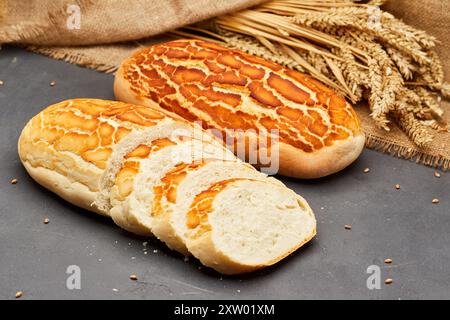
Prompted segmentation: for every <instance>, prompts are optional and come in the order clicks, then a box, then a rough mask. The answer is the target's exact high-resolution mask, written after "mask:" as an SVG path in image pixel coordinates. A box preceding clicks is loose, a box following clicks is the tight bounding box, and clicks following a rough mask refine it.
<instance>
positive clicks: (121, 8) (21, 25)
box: [0, 0, 450, 169]
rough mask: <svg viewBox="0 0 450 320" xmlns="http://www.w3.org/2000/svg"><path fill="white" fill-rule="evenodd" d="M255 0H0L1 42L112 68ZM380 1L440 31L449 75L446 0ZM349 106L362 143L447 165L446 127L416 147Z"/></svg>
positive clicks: (448, 106) (449, 106) (449, 113)
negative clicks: (174, 33) (180, 30)
mask: <svg viewBox="0 0 450 320" xmlns="http://www.w3.org/2000/svg"><path fill="white" fill-rule="evenodd" d="M261 2H264V0H153V1H143V0H128V1H122V0H102V1H93V0H28V1H18V0H0V44H1V43H15V44H19V45H22V46H25V47H26V48H27V49H29V50H32V51H35V52H39V53H42V54H45V55H48V56H51V57H53V58H55V59H62V60H66V61H68V62H70V63H75V64H79V65H83V66H86V67H89V68H93V69H96V70H99V71H103V72H113V71H115V70H116V69H117V67H118V66H119V65H120V63H121V61H122V60H123V59H125V58H126V57H128V56H129V55H131V54H132V52H133V51H135V50H137V49H139V48H140V47H145V46H149V45H151V44H152V43H155V42H159V41H162V40H166V39H167V36H165V35H164V36H157V37H151V36H155V35H158V34H161V33H163V32H165V31H168V30H173V29H175V28H177V27H180V26H184V25H188V24H191V23H194V22H197V21H201V20H205V19H207V18H210V17H213V16H218V15H221V14H224V13H227V12H231V11H236V10H240V9H243V8H246V7H250V6H253V5H256V4H259V3H261ZM70 5H76V6H78V7H79V8H80V9H81V10H80V17H81V19H80V28H79V29H69V28H68V27H67V23H68V22H67V21H68V18H69V17H70V16H73V15H74V14H76V13H74V11H73V7H72V10H71V9H70V8H69V6H70ZM75 9H76V8H75ZM384 9H385V10H388V11H390V12H391V13H393V14H394V15H395V16H397V17H400V18H403V19H404V21H405V22H406V23H408V24H411V25H413V26H415V27H417V28H419V29H423V30H426V31H427V32H429V33H430V34H432V35H434V36H435V37H437V38H438V39H439V41H440V44H439V45H438V48H437V50H438V53H439V54H440V57H441V58H442V61H443V62H444V67H445V71H446V75H447V80H449V75H450V35H449V34H448V30H450V0H427V1H422V0H391V1H389V2H388V3H387V5H385V7H384ZM72 22H74V21H72ZM75 22H76V21H75ZM68 45H70V46H68ZM82 45H83V46H82ZM443 103H444V107H445V110H446V114H445V117H444V118H445V120H446V121H447V122H449V123H450V103H449V102H448V101H446V102H443ZM356 110H357V112H358V114H359V116H360V118H361V120H362V123H363V128H364V131H365V133H366V135H367V143H366V146H367V147H369V148H372V149H377V150H380V151H383V152H386V153H389V154H392V155H396V156H399V157H402V158H406V159H414V160H416V161H417V162H419V163H423V164H426V165H432V166H436V167H440V168H442V169H448V168H449V167H450V133H448V132H440V133H437V134H436V138H435V139H434V141H433V142H432V143H430V144H429V145H428V147H427V148H425V149H418V148H417V146H415V145H414V144H413V143H411V142H410V141H409V140H408V138H407V137H406V136H405V135H404V134H403V133H402V132H401V130H400V129H398V128H397V127H395V126H394V125H392V126H391V131H390V132H389V133H387V132H385V131H384V130H382V129H379V128H377V127H376V126H375V124H374V122H373V121H372V120H371V119H370V118H369V110H368V108H367V107H366V106H364V105H360V106H358V107H357V108H356Z"/></svg>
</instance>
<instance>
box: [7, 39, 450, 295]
mask: <svg viewBox="0 0 450 320" xmlns="http://www.w3.org/2000/svg"><path fill="white" fill-rule="evenodd" d="M0 80H3V81H4V85H3V86H0V107H1V119H0V179H1V183H0V298H2V299H13V298H14V295H15V292H16V291H18V290H21V291H23V292H24V296H23V298H22V299H44V298H56V299H119V298H125V299H203V298H205V299H222V298H230V299H244V298H247V299H271V298H275V299H316V298H322V299H347V298H350V299H365V298H368V299H380V298H387V299H410V298H412V299H417V298H437V299H442V298H447V299H448V298H450V232H449V230H450V210H449V209H450V204H449V201H450V197H449V194H450V193H449V188H450V180H449V178H448V174H443V175H442V177H441V178H440V179H438V178H436V177H434V175H433V173H434V170H433V169H431V168H427V167H424V166H421V165H417V164H415V163H412V162H408V161H405V160H400V159H395V158H393V157H390V156H388V155H384V154H381V153H377V152H374V151H370V150H365V151H364V153H363V155H362V156H361V157H360V159H359V160H358V161H357V162H356V163H354V164H353V165H351V166H350V167H349V168H347V169H346V170H344V171H343V172H341V173H339V174H336V175H333V176H331V177H328V178H324V179H320V180H315V181H301V180H294V179H286V178H281V179H282V180H283V181H284V182H286V183H287V184H288V185H289V186H290V187H292V188H294V189H295V190H296V191H297V192H298V193H300V194H301V195H303V196H304V197H305V198H306V199H307V200H308V202H309V203H310V204H311V206H312V207H313V209H314V211H315V213H316V216H317V219H318V236H317V238H316V239H315V240H314V241H312V242H311V243H310V244H309V245H307V246H305V247H304V248H302V249H301V250H299V251H298V252H297V253H295V254H294V255H292V256H291V257H289V258H288V259H286V260H285V261H284V262H282V263H280V264H278V265H277V266H275V267H273V268H270V269H267V270H263V271H260V272H256V273H254V274H251V275H246V276H239V277H221V276H220V275H218V274H217V273H215V272H213V271H209V270H207V269H206V268H202V269H201V270H198V268H199V266H200V265H199V263H198V262H197V261H195V260H194V259H192V258H191V259H190V261H188V262H185V261H184V260H183V258H182V257H180V256H179V255H178V254H175V253H172V252H170V250H168V249H166V248H165V246H164V245H162V244H161V243H159V242H158V241H155V240H148V246H147V248H148V250H147V251H148V254H147V255H145V254H144V253H143V248H144V246H143V242H144V241H146V240H145V239H142V238H138V237H135V236H133V235H131V234H129V233H127V232H125V231H122V230H121V229H119V228H118V227H116V226H115V225H114V224H113V223H112V222H111V221H110V220H108V219H106V218H102V217H100V216H96V215H94V214H92V213H89V212H85V211H83V210H80V209H78V208H76V207H73V206H71V205H69V204H67V203H65V202H64V201H62V200H60V199H59V198H58V197H56V196H54V195H53V194H51V193H50V192H48V191H46V190H44V189H43V188H41V187H40V186H39V185H37V184H36V183H34V182H33V181H32V180H31V179H30V178H29V177H28V175H27V174H26V172H25V171H24V169H23V168H22V166H21V164H20V162H19V159H18V156H17V150H16V144H17V139H18V136H19V133H20V131H21V129H22V128H23V126H24V125H25V123H26V122H27V121H28V120H29V119H30V118H31V117H32V116H34V115H35V114H36V113H38V112H39V111H40V110H42V109H43V108H44V107H46V106H48V105H50V104H52V103H55V102H58V101H61V100H64V99H69V98H78V97H95V98H105V99H113V98H114V96H113V91H112V83H113V76H112V75H107V74H102V73H98V72H95V71H92V70H88V69H84V68H80V67H77V66H74V65H70V64H66V63H64V62H60V61H54V60H51V59H48V58H45V57H42V56H39V55H35V54H32V53H28V52H26V51H23V50H21V49H17V48H12V47H5V48H3V50H2V51H1V52H0ZM51 81H56V86H55V87H50V86H49V83H50V82H51ZM365 167H369V168H370V169H371V171H370V173H367V174H364V173H362V171H363V169H364V168H365ZM12 178H17V179H18V180H19V183H18V184H17V185H11V184H10V183H9V181H10V179H12ZM397 183H399V184H400V185H401V190H395V189H394V185H395V184H397ZM433 198H439V199H440V200H441V202H440V203H439V204H437V205H433V204H432V203H431V200H432V199H433ZM44 217H49V218H50V224H48V225H44V224H43V223H42V221H43V219H44ZM345 224H351V225H353V229H352V230H345V229H344V225H345ZM154 250H157V251H155V252H154ZM133 257H134V258H133ZM385 258H392V259H393V261H394V263H393V264H392V265H385V264H384V263H383V260H384V259H385ZM373 264H375V265H378V266H380V267H381V276H382V282H384V279H385V278H392V279H393V280H394V283H393V284H392V285H389V286H387V285H384V284H382V286H381V289H380V290H368V289H367V287H366V279H367V277H368V276H369V275H368V274H366V269H367V267H368V266H370V265H373ZM69 265H78V266H79V267H80V268H81V277H82V280H81V290H73V291H70V290H68V289H67V288H66V279H67V277H68V275H66V273H65V272H66V269H67V267H68V266H69ZM130 274H136V275H138V277H139V281H138V282H132V281H130V280H129V275H130ZM113 288H116V289H118V290H119V291H118V292H114V291H113V290H112V289H113Z"/></svg>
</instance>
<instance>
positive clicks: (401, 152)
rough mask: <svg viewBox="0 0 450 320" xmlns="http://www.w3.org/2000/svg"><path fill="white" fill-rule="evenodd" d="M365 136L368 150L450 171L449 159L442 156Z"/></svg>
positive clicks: (367, 134)
mask: <svg viewBox="0 0 450 320" xmlns="http://www.w3.org/2000/svg"><path fill="white" fill-rule="evenodd" d="M365 134H366V147H367V148H368V149H372V150H376V151H380V152H383V153H386V154H389V155H391V156H394V157H397V158H402V159H406V160H410V161H414V162H416V163H419V164H423V165H426V166H429V167H433V168H437V169H442V170H443V171H447V170H449V169H450V159H448V158H446V157H444V156H442V155H431V154H428V153H426V152H425V151H421V150H417V149H414V148H412V147H408V146H402V145H398V144H396V143H395V142H393V141H387V140H384V139H382V138H380V137H377V136H375V135H372V134H370V133H367V132H366V133H365Z"/></svg>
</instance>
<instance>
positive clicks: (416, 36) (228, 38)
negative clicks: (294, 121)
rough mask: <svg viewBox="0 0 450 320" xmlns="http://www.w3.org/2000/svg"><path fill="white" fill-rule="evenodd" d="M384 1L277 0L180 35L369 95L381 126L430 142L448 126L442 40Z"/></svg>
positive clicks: (354, 94)
mask: <svg viewBox="0 0 450 320" xmlns="http://www.w3.org/2000/svg"><path fill="white" fill-rule="evenodd" d="M366 2H367V1H366ZM384 2H385V0H372V1H368V2H367V3H361V1H356V0H275V1H271V2H268V3H265V4H262V5H260V6H258V7H255V8H252V9H250V10H244V11H240V12H237V13H233V14H228V15H224V16H221V17H218V18H216V19H214V20H213V21H212V23H211V24H209V25H208V26H205V25H200V26H196V27H188V28H184V29H182V30H178V31H175V33H176V34H178V35H184V36H185V35H189V36H195V37H200V38H204V37H206V38H208V39H210V40H211V39H214V40H215V41H219V42H222V43H225V44H226V45H228V46H230V47H234V48H238V49H241V50H244V51H247V52H249V53H252V54H256V55H259V56H262V57H265V58H267V59H270V60H273V61H275V62H278V63H281V64H284V65H287V66H289V67H291V68H295V69H298V70H300V71H303V72H306V73H309V74H310V75H312V76H313V77H315V78H317V79H319V80H321V81H322V82H324V83H326V84H328V85H329V86H330V87H333V88H334V89H336V90H338V91H339V92H341V93H342V94H343V95H345V96H346V97H347V98H349V99H350V100H351V101H352V102H354V103H356V102H358V101H361V100H363V99H367V100H368V102H369V107H370V110H371V116H372V118H373V119H374V121H376V123H377V124H378V125H379V126H380V127H382V128H384V129H385V130H389V124H390V122H391V121H394V122H396V123H397V124H398V126H399V127H400V128H401V129H402V130H403V131H404V132H405V133H406V134H407V135H408V136H409V137H410V139H411V140H412V141H413V142H414V143H416V144H417V145H418V146H424V145H426V144H427V142H429V141H431V140H432V138H433V133H432V131H433V129H439V128H442V127H444V125H445V124H443V123H442V115H443V110H442V109H441V108H440V106H439V102H440V99H441V96H443V97H446V98H448V97H450V85H449V84H448V83H445V82H444V72H443V67H442V64H441V61H440V60H439V57H438V56H437V54H436V53H435V52H434V51H433V48H434V47H435V44H436V39H435V38H433V37H432V36H430V35H428V34H426V33H425V32H424V31H421V30H417V29H415V28H413V27H411V26H408V25H406V24H405V23H403V22H402V21H400V20H398V19H396V18H395V17H394V16H393V15H391V14H389V13H387V12H384V11H382V10H381V9H380V8H379V6H380V5H382V4H383V3H384ZM199 32H200V33H199ZM200 34H201V35H200Z"/></svg>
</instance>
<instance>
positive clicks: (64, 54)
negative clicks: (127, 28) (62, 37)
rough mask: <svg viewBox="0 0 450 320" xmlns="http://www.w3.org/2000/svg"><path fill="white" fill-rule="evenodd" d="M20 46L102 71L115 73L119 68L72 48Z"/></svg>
mask: <svg viewBox="0 0 450 320" xmlns="http://www.w3.org/2000/svg"><path fill="white" fill-rule="evenodd" d="M20 47H21V48H24V49H26V50H28V51H31V52H35V53H40V54H42V55H45V56H48V57H50V58H52V59H56V60H63V61H65V62H68V63H71V64H76V65H79V66H83V67H86V68H89V69H93V70H96V71H100V72H105V73H114V72H116V71H117V69H118V68H119V65H114V64H107V63H102V62H97V61H93V60H91V59H89V58H88V57H86V56H85V55H84V54H82V53H74V52H72V51H70V49H69V50H64V49H55V48H52V47H38V46H20Z"/></svg>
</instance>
